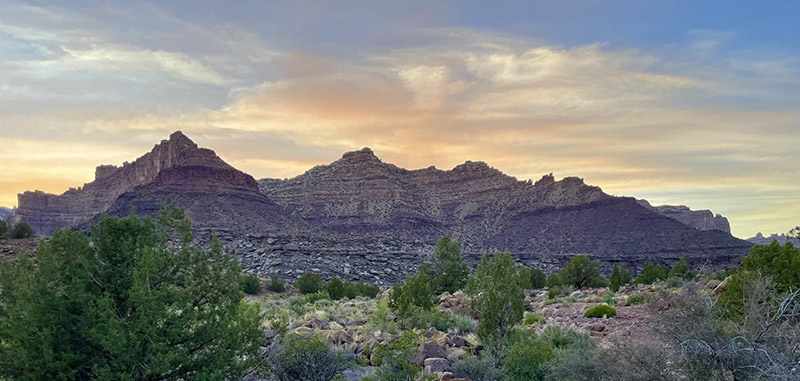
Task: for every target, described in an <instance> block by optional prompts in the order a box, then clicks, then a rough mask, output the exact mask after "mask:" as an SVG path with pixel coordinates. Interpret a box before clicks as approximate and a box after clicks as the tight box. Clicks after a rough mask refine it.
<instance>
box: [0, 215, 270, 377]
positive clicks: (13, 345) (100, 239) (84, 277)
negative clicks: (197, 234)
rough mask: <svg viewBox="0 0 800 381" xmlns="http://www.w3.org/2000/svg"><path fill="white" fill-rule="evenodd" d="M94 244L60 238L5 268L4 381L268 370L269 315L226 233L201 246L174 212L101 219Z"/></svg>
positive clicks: (1, 280)
mask: <svg viewBox="0 0 800 381" xmlns="http://www.w3.org/2000/svg"><path fill="white" fill-rule="evenodd" d="M91 237H92V240H91V242H90V241H89V240H88V239H87V236H86V234H85V233H84V232H76V231H69V230H59V231H57V232H55V233H54V234H53V236H52V237H51V238H50V239H49V240H47V241H46V242H44V243H42V244H40V245H39V248H38V249H37V251H36V255H35V258H33V259H32V258H30V257H28V256H26V255H23V256H21V257H20V258H19V259H18V260H17V261H16V262H15V263H9V262H5V263H3V264H2V265H1V266H0V300H2V309H1V310H0V338H2V345H0V358H2V365H1V366H0V378H4V379H23V380H56V379H115V378H125V379H131V380H155V379H186V380H188V379H206V380H210V379H216V380H222V379H231V380H234V379H235V380H239V379H241V378H242V377H244V376H245V375H246V374H248V373H249V372H250V371H251V369H252V368H253V367H254V366H256V365H257V364H258V363H259V362H260V360H259V355H258V348H259V346H260V345H263V343H264V333H263V330H262V329H261V328H260V327H259V326H260V324H261V321H262V319H261V316H260V314H259V311H258V308H257V306H255V305H251V304H248V303H245V302H243V297H244V293H243V292H242V289H241V284H240V274H241V266H240V265H239V263H238V261H237V258H236V256H231V255H225V254H224V253H223V250H222V246H221V245H220V244H219V241H218V240H217V237H216V235H212V240H211V247H210V250H208V251H205V250H203V249H201V248H199V247H197V246H194V245H193V244H192V242H193V236H192V234H191V225H190V224H189V222H188V220H187V219H186V218H185V216H184V214H183V211H182V210H180V209H168V210H164V211H162V216H161V218H160V219H159V220H158V222H155V221H153V220H151V219H149V218H144V219H140V218H139V217H137V216H136V215H133V214H131V215H130V216H128V217H125V218H116V217H109V216H107V215H105V216H102V217H101V218H100V220H99V222H98V223H97V224H94V225H93V226H92V234H91ZM169 242H179V243H180V244H179V245H170V244H169ZM178 312H183V313H178ZM220 364H224V366H220Z"/></svg>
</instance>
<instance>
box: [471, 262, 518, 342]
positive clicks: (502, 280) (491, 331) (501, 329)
mask: <svg viewBox="0 0 800 381" xmlns="http://www.w3.org/2000/svg"><path fill="white" fill-rule="evenodd" d="M518 276H519V274H518V273H517V267H516V265H515V264H514V260H513V259H512V258H511V254H509V253H498V254H496V255H495V256H494V258H492V260H491V261H490V260H488V259H487V258H486V254H484V255H483V258H481V263H480V264H479V265H478V269H477V273H476V275H475V278H474V279H475V281H474V282H473V284H474V289H473V290H470V291H471V293H472V294H473V296H474V299H473V306H474V307H475V309H476V310H477V311H478V312H479V313H480V320H479V321H478V331H477V333H478V336H479V337H480V338H481V339H482V340H483V341H484V342H485V343H489V342H492V341H496V340H499V339H502V338H503V337H505V336H506V334H507V333H508V331H509V330H510V329H511V327H513V326H514V325H515V324H517V323H519V322H520V321H521V320H522V313H523V311H524V310H525V304H524V300H525V295H524V294H523V290H522V287H520V285H519V278H518Z"/></svg>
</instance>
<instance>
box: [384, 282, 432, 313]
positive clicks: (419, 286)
mask: <svg viewBox="0 0 800 381" xmlns="http://www.w3.org/2000/svg"><path fill="white" fill-rule="evenodd" d="M389 306H390V307H391V308H392V311H394V312H395V313H396V314H397V315H398V316H399V317H402V316H408V315H411V314H412V313H413V312H414V310H415V309H422V310H429V309H431V308H433V293H432V292H431V288H430V285H429V282H428V276H427V275H426V274H425V273H424V272H422V271H417V272H416V273H415V274H409V275H408V276H407V277H406V281H405V283H404V284H403V285H395V286H394V287H393V291H392V296H391V298H390V299H389ZM415 307H416V308H415Z"/></svg>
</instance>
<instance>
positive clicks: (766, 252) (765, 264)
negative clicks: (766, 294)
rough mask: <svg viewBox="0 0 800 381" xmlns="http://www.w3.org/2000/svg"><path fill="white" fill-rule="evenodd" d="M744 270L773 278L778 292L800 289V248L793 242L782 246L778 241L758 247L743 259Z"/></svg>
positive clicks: (753, 248) (754, 247)
mask: <svg viewBox="0 0 800 381" xmlns="http://www.w3.org/2000/svg"><path fill="white" fill-rule="evenodd" d="M741 269H742V270H744V271H752V272H759V273H761V275H764V276H768V277H770V278H772V281H773V283H774V284H775V287H776V289H777V290H778V291H786V290H789V289H795V290H796V289H798V288H800V248H795V247H794V246H793V245H792V243H791V242H786V244H785V245H783V246H781V245H780V244H778V242H777V241H773V242H772V243H771V244H769V245H756V246H753V247H752V248H751V249H750V255H748V256H746V257H744V258H742V267H741Z"/></svg>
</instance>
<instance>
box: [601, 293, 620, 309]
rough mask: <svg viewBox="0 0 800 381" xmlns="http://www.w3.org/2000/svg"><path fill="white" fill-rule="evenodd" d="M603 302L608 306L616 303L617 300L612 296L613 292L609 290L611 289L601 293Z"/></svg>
mask: <svg viewBox="0 0 800 381" xmlns="http://www.w3.org/2000/svg"><path fill="white" fill-rule="evenodd" d="M603 302H605V303H606V304H608V305H609V306H613V305H614V304H617V300H616V299H615V298H614V293H613V292H611V291H608V292H606V293H605V294H603Z"/></svg>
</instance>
